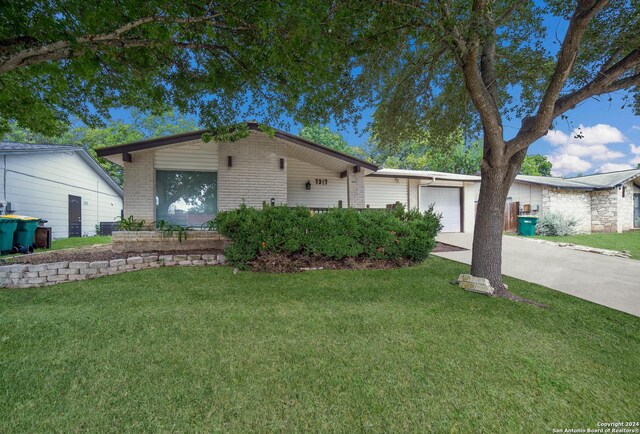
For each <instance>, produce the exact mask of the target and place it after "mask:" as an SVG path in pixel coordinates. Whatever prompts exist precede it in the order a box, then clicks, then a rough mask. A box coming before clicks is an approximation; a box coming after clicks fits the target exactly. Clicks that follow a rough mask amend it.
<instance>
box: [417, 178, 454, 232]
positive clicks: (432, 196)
mask: <svg viewBox="0 0 640 434" xmlns="http://www.w3.org/2000/svg"><path fill="white" fill-rule="evenodd" d="M460 190H461V189H460V188H457V187H421V188H420V211H426V210H427V209H428V208H429V205H431V204H433V209H434V211H435V212H437V213H441V214H442V226H443V227H442V232H461V230H462V228H461V227H460V217H461V212H462V211H461V210H460Z"/></svg>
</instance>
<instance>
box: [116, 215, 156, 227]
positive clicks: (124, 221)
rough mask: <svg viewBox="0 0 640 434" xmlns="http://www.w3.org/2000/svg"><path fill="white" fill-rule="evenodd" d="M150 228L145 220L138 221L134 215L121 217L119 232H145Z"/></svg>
mask: <svg viewBox="0 0 640 434" xmlns="http://www.w3.org/2000/svg"><path fill="white" fill-rule="evenodd" d="M148 227H149V226H148V225H147V224H146V222H145V221H144V220H137V219H135V218H134V217H133V216H132V215H130V216H129V217H120V221H119V222H118V230H121V231H144V230H147V228H148Z"/></svg>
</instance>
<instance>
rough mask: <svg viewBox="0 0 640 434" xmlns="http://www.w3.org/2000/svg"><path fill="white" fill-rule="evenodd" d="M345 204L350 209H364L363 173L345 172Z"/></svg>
mask: <svg viewBox="0 0 640 434" xmlns="http://www.w3.org/2000/svg"><path fill="white" fill-rule="evenodd" d="M347 202H348V206H349V207H351V208H364V207H365V206H366V204H365V197H364V172H362V171H360V172H353V170H348V171H347Z"/></svg>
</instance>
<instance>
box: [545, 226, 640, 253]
mask: <svg viewBox="0 0 640 434" xmlns="http://www.w3.org/2000/svg"><path fill="white" fill-rule="evenodd" d="M536 238H539V239H542V240H549V241H555V242H557V243H573V244H580V245H581V246H589V247H597V248H600V249H610V250H628V251H629V252H631V257H632V258H633V259H640V231H630V232H623V233H621V234H617V233H607V234H580V235H569V236H566V237H541V236H536Z"/></svg>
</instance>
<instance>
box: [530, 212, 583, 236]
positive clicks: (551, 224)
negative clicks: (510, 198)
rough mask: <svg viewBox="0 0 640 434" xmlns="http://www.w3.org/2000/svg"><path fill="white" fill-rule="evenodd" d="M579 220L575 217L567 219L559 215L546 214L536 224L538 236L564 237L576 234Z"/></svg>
mask: <svg viewBox="0 0 640 434" xmlns="http://www.w3.org/2000/svg"><path fill="white" fill-rule="evenodd" d="M577 225H578V220H577V219H576V218H573V217H565V216H563V215H562V214H557V213H552V212H548V213H544V214H543V215H542V217H540V219H539V220H538V224H536V235H544V236H551V237H563V236H565V235H573V234H575V233H576V226H577Z"/></svg>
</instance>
